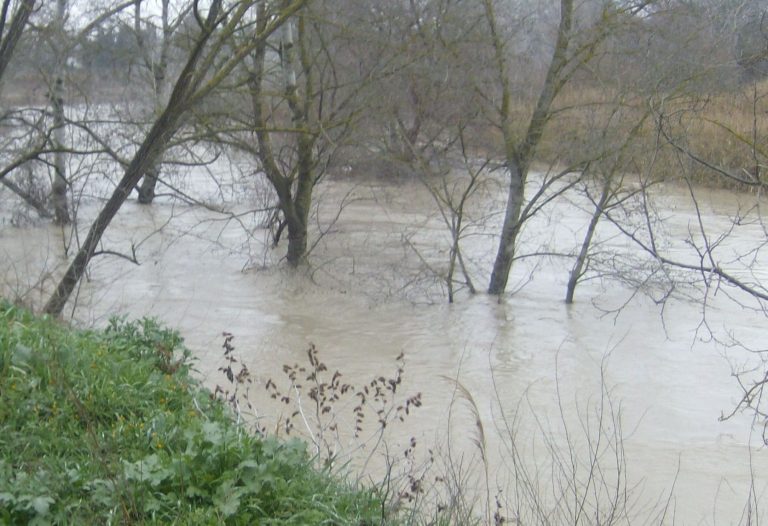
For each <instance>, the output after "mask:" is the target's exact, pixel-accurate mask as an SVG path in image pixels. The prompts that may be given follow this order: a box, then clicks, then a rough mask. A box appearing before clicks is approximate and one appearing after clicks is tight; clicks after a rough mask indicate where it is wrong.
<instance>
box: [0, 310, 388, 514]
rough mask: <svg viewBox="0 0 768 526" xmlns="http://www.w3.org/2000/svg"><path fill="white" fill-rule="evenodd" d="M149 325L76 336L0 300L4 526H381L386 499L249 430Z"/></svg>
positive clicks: (122, 325)
mask: <svg viewBox="0 0 768 526" xmlns="http://www.w3.org/2000/svg"><path fill="white" fill-rule="evenodd" d="M188 358H189V356H188V353H187V351H185V350H184V349H183V348H182V346H181V339H180V338H179V336H178V335H177V334H176V333H174V332H172V331H169V330H166V329H164V328H162V327H160V326H158V325H157V324H156V323H155V322H153V321H151V320H143V321H140V322H134V323H126V322H123V321H117V320H113V321H112V322H111V324H110V326H109V327H108V328H107V329H106V330H104V331H86V332H78V331H73V330H70V329H67V328H65V327H62V326H60V325H59V324H57V323H55V322H53V321H51V320H50V319H47V318H42V319H40V318H36V317H34V316H32V315H31V314H29V313H28V312H26V311H24V310H21V309H18V308H16V307H13V306H10V305H7V304H0V523H6V524H25V523H29V524H51V523H54V524H59V523H66V524H106V523H129V524H131V523H139V524H141V523H148V524H323V523H326V524H345V523H354V524H373V523H379V522H381V517H380V513H381V506H380V502H379V501H378V500H377V499H376V498H375V497H374V495H373V494H372V493H371V492H365V491H353V490H350V489H348V488H346V487H344V486H343V484H342V483H340V482H338V481H335V480H332V479H331V478H330V477H328V476H327V475H325V474H323V473H320V472H317V471H315V470H313V469H312V468H311V463H310V459H309V458H308V455H307V453H306V451H305V446H304V444H303V443H301V442H299V441H289V442H281V441H277V440H275V439H271V438H262V437H256V436H253V435H250V434H248V433H246V432H244V431H243V430H242V429H241V428H239V427H238V426H237V425H236V424H235V423H234V422H233V421H232V419H231V415H230V413H229V412H228V411H227V409H226V408H225V407H223V406H222V404H221V403H220V402H219V401H218V400H215V399H213V398H212V397H211V395H210V393H209V392H207V391H205V390H204V389H202V388H201V387H200V386H199V385H198V384H197V383H196V382H195V380H194V379H192V378H191V377H190V374H189V372H190V365H189V361H188Z"/></svg>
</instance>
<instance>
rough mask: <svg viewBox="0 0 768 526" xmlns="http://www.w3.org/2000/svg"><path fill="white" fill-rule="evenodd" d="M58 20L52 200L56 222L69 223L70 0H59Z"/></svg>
mask: <svg viewBox="0 0 768 526" xmlns="http://www.w3.org/2000/svg"><path fill="white" fill-rule="evenodd" d="M56 15H57V17H58V20H57V22H56V35H55V38H56V40H57V45H58V47H59V49H58V51H57V55H58V56H57V57H56V71H55V73H54V77H55V80H54V82H53V88H52V90H51V109H52V110H53V147H54V150H55V151H54V154H53V182H52V183H51V202H52V204H53V212H54V222H55V223H56V224H59V225H67V224H69V223H70V222H71V221H72V219H71V218H70V215H69V205H68V204H67V187H68V186H69V185H68V183H67V157H66V154H65V153H64V142H65V129H64V126H65V121H64V68H66V66H67V53H66V51H65V47H66V42H65V35H64V20H65V18H66V15H67V0H57V3H56Z"/></svg>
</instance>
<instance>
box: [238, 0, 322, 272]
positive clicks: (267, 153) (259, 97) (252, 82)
mask: <svg viewBox="0 0 768 526" xmlns="http://www.w3.org/2000/svg"><path fill="white" fill-rule="evenodd" d="M262 9H263V7H262ZM258 20H259V21H260V22H259V26H257V30H260V25H261V24H264V23H265V19H264V17H263V16H259V17H258ZM303 30H304V27H303V21H302V19H301V18H300V24H299V39H300V40H301V39H302V38H303V35H304V31H303ZM281 36H282V39H281V40H282V56H281V59H282V62H281V68H282V74H283V83H284V88H285V99H286V100H287V102H288V106H289V108H290V110H291V121H292V125H293V127H294V129H295V130H296V133H295V135H296V143H295V144H296V167H295V176H294V175H293V174H285V173H284V172H283V170H281V168H280V166H279V165H278V163H277V161H276V159H275V155H274V152H273V146H272V140H271V138H270V132H269V128H270V125H269V123H268V122H267V118H268V117H267V112H266V111H265V100H264V99H265V97H268V96H269V95H267V94H265V93H264V92H263V90H262V83H263V82H264V68H265V55H266V44H265V45H260V46H257V47H256V49H255V50H254V55H253V56H254V61H253V66H254V68H253V72H252V74H251V78H250V79H249V87H250V95H251V105H252V110H253V126H254V131H255V133H256V138H257V141H258V144H259V148H258V153H257V156H258V159H259V161H260V164H261V166H262V169H263V170H264V173H265V175H266V176H267V179H268V180H269V182H270V183H271V184H272V186H273V187H274V189H275V192H276V193H277V198H278V201H279V203H280V209H281V210H282V211H283V216H284V217H285V222H286V225H287V228H288V251H287V254H286V259H287V261H288V264H289V265H291V266H293V267H296V266H299V265H301V264H303V263H305V262H306V260H307V245H308V242H307V239H308V229H307V227H308V223H309V212H310V209H311V207H312V193H313V190H314V186H315V177H314V153H313V150H314V146H315V138H314V136H313V135H312V134H311V133H310V130H309V119H308V106H309V104H308V101H307V99H306V97H308V96H309V95H307V94H308V93H311V91H312V90H311V74H310V73H311V72H310V71H309V65H308V63H306V61H305V60H304V56H303V55H302V60H301V64H300V65H301V67H302V71H303V73H304V81H305V83H307V86H306V89H305V93H304V94H302V93H300V91H299V87H298V82H297V75H296V67H297V66H296V62H297V60H296V50H295V39H294V27H293V23H292V21H291V20H288V21H287V22H286V23H285V24H284V25H283V27H282V35H281ZM294 177H295V179H294ZM294 184H295V191H294Z"/></svg>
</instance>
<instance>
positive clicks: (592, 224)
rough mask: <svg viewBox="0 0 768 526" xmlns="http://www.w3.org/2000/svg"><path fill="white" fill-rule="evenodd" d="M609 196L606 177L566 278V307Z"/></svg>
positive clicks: (569, 302) (609, 188) (581, 272)
mask: <svg viewBox="0 0 768 526" xmlns="http://www.w3.org/2000/svg"><path fill="white" fill-rule="evenodd" d="M610 196H611V179H610V178H608V177H607V178H606V180H605V182H604V183H603V190H602V193H601V194H600V200H599V201H598V202H597V204H596V205H595V209H594V211H593V212H592V217H591V218H590V220H589V225H587V232H586V233H585V234H584V241H583V242H582V244H581V249H580V250H579V255H578V256H576V262H575V263H574V265H573V268H572V269H571V273H570V275H569V276H568V287H567V288H566V291H565V303H566V304H568V305H570V304H571V303H573V295H574V293H575V292H576V285H578V283H579V280H580V279H581V277H582V276H583V275H584V272H585V271H586V264H587V256H588V255H589V250H590V247H591V246H592V238H593V237H594V236H595V231H596V230H597V224H598V222H599V221H600V216H602V215H603V210H605V205H606V204H607V203H608V199H609V198H610Z"/></svg>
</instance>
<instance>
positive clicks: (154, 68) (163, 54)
mask: <svg viewBox="0 0 768 526" xmlns="http://www.w3.org/2000/svg"><path fill="white" fill-rule="evenodd" d="M169 1H170V0H163V2H162V15H161V16H162V18H161V22H162V24H163V39H162V42H160V57H159V58H158V59H157V61H155V60H154V58H153V56H152V50H145V54H146V58H145V60H147V66H148V67H149V68H150V70H151V73H152V81H153V83H152V90H153V94H154V112H155V116H158V115H160V113H161V112H162V111H163V104H164V103H165V100H166V98H167V94H166V91H167V85H168V82H167V80H166V72H167V70H168V49H169V47H170V43H171V37H172V35H171V25H170V19H169V11H168V6H169ZM135 13H136V18H135V20H134V31H135V32H136V35H137V38H138V39H139V43H140V44H139V45H140V46H144V45H145V44H144V39H143V38H142V35H141V16H140V13H141V2H137V3H136V7H135ZM162 158H163V156H162V155H161V156H160V158H158V160H157V162H155V163H154V164H153V165H152V167H151V168H150V169H149V170H147V172H146V173H145V174H144V178H143V180H142V181H141V186H139V187H138V192H139V198H138V201H139V204H143V205H149V204H152V201H154V199H155V189H156V187H157V181H158V179H159V178H160V167H161V166H162V161H163V159H162Z"/></svg>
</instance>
